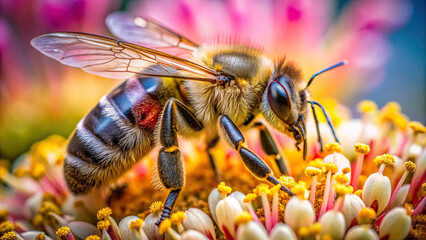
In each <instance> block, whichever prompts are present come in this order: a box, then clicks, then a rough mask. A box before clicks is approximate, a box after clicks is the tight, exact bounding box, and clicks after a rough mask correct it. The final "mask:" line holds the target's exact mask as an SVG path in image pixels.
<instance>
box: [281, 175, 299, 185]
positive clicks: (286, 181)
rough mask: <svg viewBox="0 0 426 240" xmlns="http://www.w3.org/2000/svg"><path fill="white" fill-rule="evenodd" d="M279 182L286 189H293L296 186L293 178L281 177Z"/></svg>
mask: <svg viewBox="0 0 426 240" xmlns="http://www.w3.org/2000/svg"><path fill="white" fill-rule="evenodd" d="M279 181H280V182H281V183H282V184H283V185H284V186H286V187H287V188H293V187H294V186H296V181H294V178H292V177H290V176H281V177H280V179H279Z"/></svg>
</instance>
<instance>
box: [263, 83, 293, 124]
mask: <svg viewBox="0 0 426 240" xmlns="http://www.w3.org/2000/svg"><path fill="white" fill-rule="evenodd" d="M286 87H287V88H289V87H288V86H287V84H284V85H283V84H281V83H280V82H278V81H272V82H271V83H270V84H269V86H268V92H267V95H268V103H269V106H270V107H271V109H272V111H273V112H274V113H275V115H276V116H277V117H278V118H279V119H281V121H283V122H286V121H287V119H288V117H289V116H290V113H291V100H290V95H289V89H287V88H286Z"/></svg>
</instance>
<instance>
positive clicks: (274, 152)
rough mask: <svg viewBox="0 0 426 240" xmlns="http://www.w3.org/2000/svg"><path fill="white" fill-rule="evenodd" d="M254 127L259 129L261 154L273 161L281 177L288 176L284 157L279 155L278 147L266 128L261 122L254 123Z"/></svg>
mask: <svg viewBox="0 0 426 240" xmlns="http://www.w3.org/2000/svg"><path fill="white" fill-rule="evenodd" d="M254 126H255V127H257V128H258V129H259V138H260V146H261V147H262V150H263V152H264V153H265V154H266V155H268V156H271V157H273V158H274V159H275V163H276V164H277V166H278V170H279V171H280V173H281V175H288V174H289V172H288V168H287V166H286V164H285V161H284V157H285V156H283V155H282V154H280V151H279V150H278V146H277V144H276V143H275V140H274V138H273V137H272V135H271V133H270V132H269V130H268V128H267V127H266V126H265V124H263V123H262V122H255V123H254Z"/></svg>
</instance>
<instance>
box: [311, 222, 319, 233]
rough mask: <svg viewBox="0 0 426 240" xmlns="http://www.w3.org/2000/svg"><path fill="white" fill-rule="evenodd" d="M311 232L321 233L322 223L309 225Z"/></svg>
mask: <svg viewBox="0 0 426 240" xmlns="http://www.w3.org/2000/svg"><path fill="white" fill-rule="evenodd" d="M309 232H310V233H311V235H317V234H320V232H321V224H319V223H317V222H316V223H314V224H312V225H311V226H309Z"/></svg>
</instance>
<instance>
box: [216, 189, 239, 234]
mask: <svg viewBox="0 0 426 240" xmlns="http://www.w3.org/2000/svg"><path fill="white" fill-rule="evenodd" d="M242 212H243V209H242V208H241V206H240V203H239V202H238V201H237V199H235V198H233V197H226V198H225V199H222V200H220V201H219V202H218V203H217V206H216V216H217V221H218V222H219V225H218V226H219V227H220V228H224V227H225V228H226V229H227V230H228V232H229V234H231V236H232V237H235V218H236V217H237V216H238V215H239V214H241V213H242ZM222 230H223V229H222Z"/></svg>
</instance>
